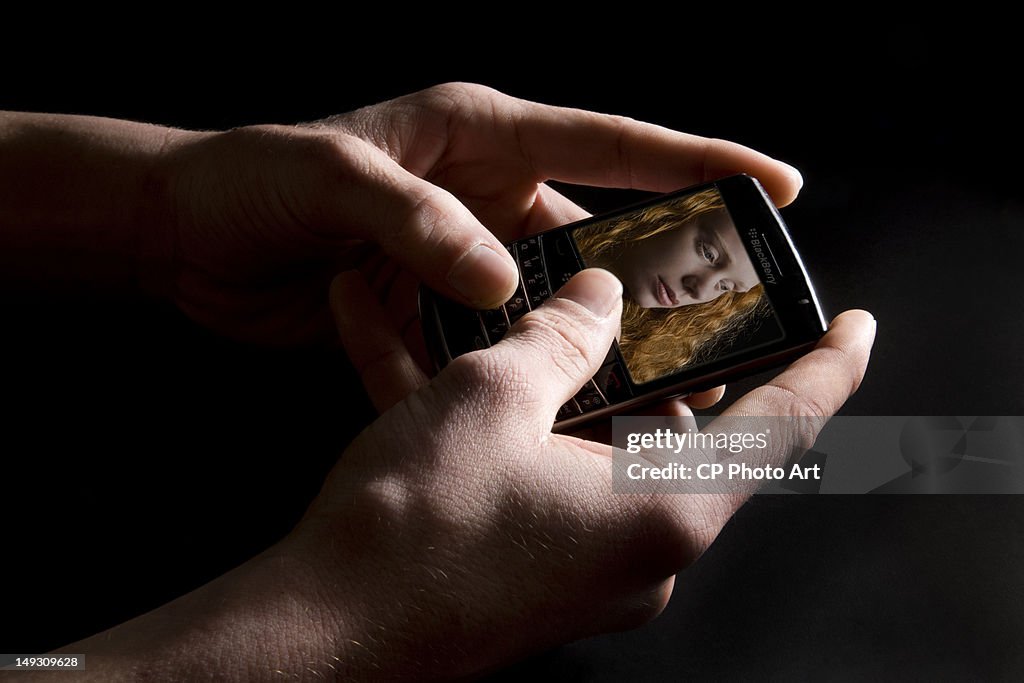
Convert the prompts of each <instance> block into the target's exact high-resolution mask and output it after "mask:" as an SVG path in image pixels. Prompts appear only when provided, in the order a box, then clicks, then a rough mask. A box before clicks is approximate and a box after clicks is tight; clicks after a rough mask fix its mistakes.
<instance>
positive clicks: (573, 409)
mask: <svg viewBox="0 0 1024 683" xmlns="http://www.w3.org/2000/svg"><path fill="white" fill-rule="evenodd" d="M581 412H582V411H581V410H580V407H579V406H578V405H577V404H576V399H573V398H570V399H569V400H568V401H566V402H565V403H563V404H562V407H561V408H559V409H558V413H557V414H556V415H555V421H556V422H557V421H558V420H567V419H569V418H570V417H575V416H576V415H579V414H580V413H581Z"/></svg>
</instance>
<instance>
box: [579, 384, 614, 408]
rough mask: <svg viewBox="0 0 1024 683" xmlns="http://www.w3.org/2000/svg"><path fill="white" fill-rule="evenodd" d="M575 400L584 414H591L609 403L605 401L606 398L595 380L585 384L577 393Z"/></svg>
mask: <svg viewBox="0 0 1024 683" xmlns="http://www.w3.org/2000/svg"><path fill="white" fill-rule="evenodd" d="M575 398H576V404H577V405H579V407H580V411H581V412H584V413H589V412H590V411H591V410H596V409H598V408H601V407H603V406H606V405H608V402H607V401H605V400H604V396H602V395H601V392H600V391H599V390H598V388H597V386H596V385H595V384H594V382H593V380H591V381H590V382H587V383H586V384H584V385H583V388H582V389H580V390H579V391H578V392H576V396H575Z"/></svg>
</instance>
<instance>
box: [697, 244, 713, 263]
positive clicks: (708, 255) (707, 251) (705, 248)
mask: <svg viewBox="0 0 1024 683" xmlns="http://www.w3.org/2000/svg"><path fill="white" fill-rule="evenodd" d="M700 251H701V255H703V256H704V260H705V261H707V262H708V263H711V264H714V263H715V259H716V258H717V255H716V254H715V251H714V249H712V248H711V247H710V246H709V245H708V243H707V242H701V243H700Z"/></svg>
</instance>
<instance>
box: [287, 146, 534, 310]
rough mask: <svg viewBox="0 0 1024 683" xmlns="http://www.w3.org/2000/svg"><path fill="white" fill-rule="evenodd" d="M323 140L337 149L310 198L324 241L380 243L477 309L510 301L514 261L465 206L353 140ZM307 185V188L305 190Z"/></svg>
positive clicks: (332, 150)
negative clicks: (355, 240) (354, 240)
mask: <svg viewBox="0 0 1024 683" xmlns="http://www.w3.org/2000/svg"><path fill="white" fill-rule="evenodd" d="M304 134H306V135H316V136H318V138H319V139H321V140H323V141H324V142H323V143H322V144H326V145H328V146H329V147H330V149H329V152H328V153H327V154H324V155H323V157H324V160H325V167H324V166H321V167H319V169H318V173H319V175H320V176H322V177H321V178H319V179H318V181H317V183H316V185H315V186H314V187H312V188H304V189H302V190H301V191H303V192H305V193H306V194H307V195H308V202H307V204H309V205H312V206H314V207H315V208H314V209H311V210H310V211H311V213H312V215H313V222H314V223H315V224H316V225H317V226H318V228H317V230H318V233H319V234H320V235H321V236H324V237H328V238H335V239H338V240H342V239H351V238H352V237H361V238H364V239H368V240H372V241H375V242H376V243H378V244H379V245H380V246H381V248H383V249H384V250H385V251H386V252H387V253H388V254H390V255H391V256H393V257H394V258H395V259H396V260H398V261H399V262H401V263H402V264H403V265H405V266H406V267H408V268H409V269H410V270H412V271H413V272H415V273H416V274H417V275H419V276H420V278H422V279H423V281H424V282H426V283H427V284H429V285H430V286H431V287H433V288H434V289H436V290H437V291H439V292H441V293H443V294H445V295H446V296H448V297H450V298H453V299H455V300H457V301H461V302H463V303H465V304H468V305H470V306H474V307H477V308H492V307H495V306H498V305H500V304H501V303H503V302H505V301H506V300H508V298H509V297H510V296H512V293H513V292H514V290H515V286H516V284H517V282H518V278H519V273H518V270H517V269H516V266H515V264H514V262H513V261H512V257H511V256H510V255H509V254H508V252H507V251H506V250H505V248H504V246H502V244H501V242H499V241H498V239H497V238H496V237H495V236H494V235H492V234H491V233H490V232H489V231H488V230H487V229H486V228H485V227H484V226H483V225H482V224H481V223H480V221H478V220H477V219H476V218H475V217H474V216H473V214H472V213H471V212H470V211H469V209H467V208H466V207H465V206H464V205H463V204H462V203H461V202H460V201H459V200H458V199H456V198H455V197H454V196H452V195H451V194H449V193H448V192H447V191H445V190H443V189H442V188H440V187H438V186H436V185H433V184H431V183H429V182H427V181H425V180H423V179H421V178H418V177H417V176H415V175H413V174H412V173H409V172H408V171H406V170H405V169H404V168H402V167H401V166H400V165H399V164H398V163H397V162H395V161H394V160H393V159H392V158H391V157H389V156H388V155H387V154H385V153H384V152H382V151H381V150H380V149H378V148H376V147H374V146H373V145H370V144H369V143H367V142H365V141H363V140H361V139H359V138H357V137H354V136H350V135H344V134H338V133H327V132H323V131H315V132H312V131H310V132H305V133H304ZM300 185H301V183H300Z"/></svg>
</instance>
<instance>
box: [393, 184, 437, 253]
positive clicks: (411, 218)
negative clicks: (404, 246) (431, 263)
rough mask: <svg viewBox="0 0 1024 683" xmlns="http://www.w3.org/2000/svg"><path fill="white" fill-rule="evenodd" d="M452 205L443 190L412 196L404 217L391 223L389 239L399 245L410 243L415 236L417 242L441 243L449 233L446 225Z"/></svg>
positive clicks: (403, 212)
mask: <svg viewBox="0 0 1024 683" xmlns="http://www.w3.org/2000/svg"><path fill="white" fill-rule="evenodd" d="M450 204H451V203H450V202H449V201H448V199H447V195H446V193H445V192H444V190H441V189H436V190H433V191H431V190H426V191H424V192H422V193H420V194H418V195H410V196H409V201H408V204H407V205H406V207H405V209H404V210H403V211H402V214H403V215H400V216H397V217H396V220H394V221H391V222H390V230H389V233H390V235H389V237H390V238H391V239H392V240H394V241H395V242H397V243H409V242H410V238H411V237H412V236H414V235H415V236H416V237H417V238H418V239H417V241H424V242H427V243H434V242H439V241H441V240H442V239H443V238H444V237H445V236H446V235H447V233H448V231H447V230H446V229H445V224H446V223H447V216H448V214H449V212H450V211H451V206H450Z"/></svg>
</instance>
